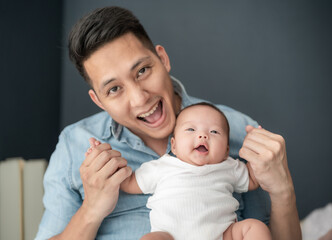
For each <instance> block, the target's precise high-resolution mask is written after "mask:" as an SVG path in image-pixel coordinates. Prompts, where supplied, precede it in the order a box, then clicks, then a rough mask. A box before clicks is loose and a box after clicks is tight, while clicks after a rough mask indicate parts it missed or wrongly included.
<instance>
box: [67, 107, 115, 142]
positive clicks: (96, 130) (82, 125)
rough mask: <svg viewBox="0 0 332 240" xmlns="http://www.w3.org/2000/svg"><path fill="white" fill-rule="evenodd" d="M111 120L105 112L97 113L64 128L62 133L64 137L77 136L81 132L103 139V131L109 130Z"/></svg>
mask: <svg viewBox="0 0 332 240" xmlns="http://www.w3.org/2000/svg"><path fill="white" fill-rule="evenodd" d="M111 121H112V118H111V117H110V115H109V114H108V113H107V112H105V111H102V112H99V113H96V114H93V115H91V116H89V117H86V118H83V119H81V120H80V121H77V122H75V123H72V124H70V125H68V126H66V127H65V128H64V129H63V131H62V133H63V134H66V135H77V134H80V133H83V132H88V133H92V134H93V135H94V136H96V137H103V135H104V134H105V130H106V129H108V130H109V128H110V126H111Z"/></svg>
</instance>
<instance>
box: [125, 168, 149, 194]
mask: <svg viewBox="0 0 332 240" xmlns="http://www.w3.org/2000/svg"><path fill="white" fill-rule="evenodd" d="M120 189H121V190H122V191H124V192H126V193H131V194H141V193H143V192H142V190H141V189H140V187H139V186H138V184H137V181H136V177H135V173H134V172H133V173H132V174H131V175H130V176H129V177H128V178H126V180H124V181H123V182H122V183H121V185H120Z"/></svg>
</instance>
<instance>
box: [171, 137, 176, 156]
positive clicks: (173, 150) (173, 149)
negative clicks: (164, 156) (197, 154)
mask: <svg viewBox="0 0 332 240" xmlns="http://www.w3.org/2000/svg"><path fill="white" fill-rule="evenodd" d="M171 150H172V153H173V154H174V155H176V150H175V138H174V137H172V138H171Z"/></svg>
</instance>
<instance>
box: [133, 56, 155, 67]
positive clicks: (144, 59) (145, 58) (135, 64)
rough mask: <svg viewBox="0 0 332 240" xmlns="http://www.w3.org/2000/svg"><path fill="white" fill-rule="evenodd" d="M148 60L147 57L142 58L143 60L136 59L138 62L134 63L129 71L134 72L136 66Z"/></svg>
mask: <svg viewBox="0 0 332 240" xmlns="http://www.w3.org/2000/svg"><path fill="white" fill-rule="evenodd" d="M150 58H151V57H150V56H147V57H143V58H140V59H138V60H137V61H136V62H135V63H134V65H133V66H132V67H131V68H130V71H132V70H134V69H135V68H136V67H137V66H138V65H140V64H141V63H142V62H144V61H146V60H148V59H150Z"/></svg>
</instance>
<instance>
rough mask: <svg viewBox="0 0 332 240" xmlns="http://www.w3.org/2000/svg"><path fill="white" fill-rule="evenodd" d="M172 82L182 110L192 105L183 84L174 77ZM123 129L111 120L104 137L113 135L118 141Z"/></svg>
mask: <svg viewBox="0 0 332 240" xmlns="http://www.w3.org/2000/svg"><path fill="white" fill-rule="evenodd" d="M171 80H172V84H173V88H174V92H175V93H177V94H178V95H179V96H180V97H181V100H182V103H181V109H182V108H184V107H186V106H188V105H191V104H192V101H191V100H190V98H189V96H188V94H187V92H186V90H185V88H184V86H183V85H182V83H181V82H180V81H179V80H178V79H176V78H175V77H173V76H171ZM123 128H124V127H123V126H122V125H121V124H119V123H117V122H116V121H114V120H113V119H111V123H110V127H109V128H108V129H107V130H106V131H105V133H104V135H103V139H106V138H109V137H111V136H112V135H113V136H114V137H115V138H116V139H117V140H119V139H120V136H121V133H122V130H123Z"/></svg>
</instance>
